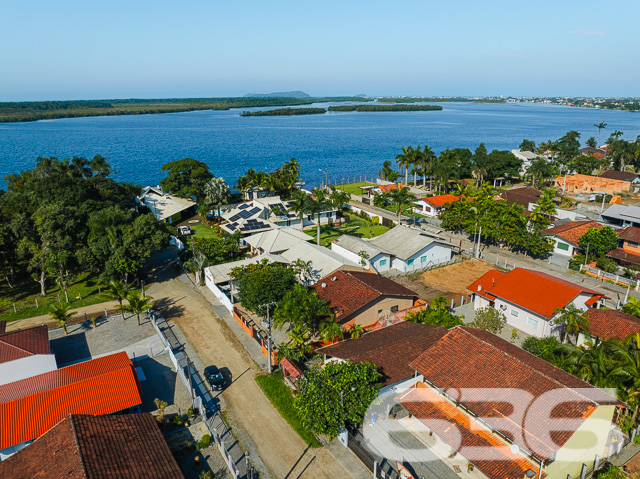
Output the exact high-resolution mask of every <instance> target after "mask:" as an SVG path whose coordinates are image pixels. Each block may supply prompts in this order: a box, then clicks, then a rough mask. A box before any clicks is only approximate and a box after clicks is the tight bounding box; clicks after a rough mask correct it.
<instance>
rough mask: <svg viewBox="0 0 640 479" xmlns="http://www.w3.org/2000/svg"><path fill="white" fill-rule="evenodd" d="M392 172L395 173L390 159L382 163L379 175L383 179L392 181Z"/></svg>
mask: <svg viewBox="0 0 640 479" xmlns="http://www.w3.org/2000/svg"><path fill="white" fill-rule="evenodd" d="M392 173H395V171H393V169H392V168H391V162H390V161H389V160H387V161H385V162H384V163H382V169H381V170H380V171H379V172H378V175H379V176H380V178H382V179H383V180H387V181H391V180H390V179H389V178H390V176H392Z"/></svg>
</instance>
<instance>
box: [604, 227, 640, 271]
mask: <svg viewBox="0 0 640 479" xmlns="http://www.w3.org/2000/svg"><path fill="white" fill-rule="evenodd" d="M618 236H619V238H620V242H619V243H621V244H619V246H620V247H618V248H616V249H614V250H613V251H610V252H609V253H607V257H608V258H612V259H615V260H616V261H617V262H618V263H620V265H622V266H627V265H631V264H632V265H635V266H640V228H638V227H636V226H627V227H626V228H625V229H623V230H622V231H619V232H618Z"/></svg>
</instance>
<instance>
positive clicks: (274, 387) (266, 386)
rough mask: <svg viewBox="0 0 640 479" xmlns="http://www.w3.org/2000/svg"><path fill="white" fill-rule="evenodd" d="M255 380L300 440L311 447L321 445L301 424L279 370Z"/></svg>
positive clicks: (289, 391)
mask: <svg viewBox="0 0 640 479" xmlns="http://www.w3.org/2000/svg"><path fill="white" fill-rule="evenodd" d="M256 382H257V383H258V386H260V389H262V392H263V393H264V395H265V396H267V399H269V401H271V404H273V407H275V408H276V409H277V410H278V412H279V413H280V415H281V416H282V417H283V418H284V419H285V421H287V422H288V423H289V426H291V427H292V428H293V430H294V431H296V432H297V433H298V434H299V435H300V437H301V438H302V440H303V441H304V442H306V443H307V444H309V445H310V446H311V447H321V446H322V444H320V442H318V440H317V439H316V437H315V436H314V435H313V433H311V432H310V431H308V430H307V429H306V428H305V427H304V426H303V425H302V420H301V418H300V415H299V414H298V411H296V409H295V407H294V405H293V395H292V394H291V390H290V389H289V388H288V387H287V386H286V385H285V384H284V380H283V377H282V372H281V371H276V372H274V373H273V374H271V375H269V376H265V375H261V376H257V377H256Z"/></svg>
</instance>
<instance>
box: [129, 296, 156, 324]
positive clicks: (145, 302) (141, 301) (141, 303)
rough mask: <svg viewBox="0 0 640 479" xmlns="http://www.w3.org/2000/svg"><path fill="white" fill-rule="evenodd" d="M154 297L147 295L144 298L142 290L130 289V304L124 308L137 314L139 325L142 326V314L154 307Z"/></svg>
mask: <svg viewBox="0 0 640 479" xmlns="http://www.w3.org/2000/svg"><path fill="white" fill-rule="evenodd" d="M152 299H153V298H152V297H151V296H145V297H144V298H143V297H142V292H141V291H129V294H128V295H127V302H128V303H129V304H127V305H126V306H123V307H122V308H123V309H124V311H126V312H127V313H132V314H135V315H136V316H137V317H138V326H140V314H141V313H144V312H145V311H148V310H150V309H151V308H152V307H153V306H152V305H151V303H150V301H151V300H152Z"/></svg>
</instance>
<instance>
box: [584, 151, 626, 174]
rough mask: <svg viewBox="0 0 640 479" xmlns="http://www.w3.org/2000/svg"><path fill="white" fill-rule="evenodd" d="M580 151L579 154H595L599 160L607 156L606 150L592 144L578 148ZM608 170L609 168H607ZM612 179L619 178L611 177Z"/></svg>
mask: <svg viewBox="0 0 640 479" xmlns="http://www.w3.org/2000/svg"><path fill="white" fill-rule="evenodd" d="M578 151H579V152H580V154H582V155H585V156H588V155H593V156H595V157H596V158H597V159H599V160H603V159H604V158H605V157H606V156H607V152H606V151H605V150H603V149H601V148H594V147H593V146H587V147H585V148H580V149H579V150H578ZM607 171H609V170H607ZM605 178H610V177H606V176H605ZM613 179H614V180H618V179H619V178H613Z"/></svg>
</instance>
